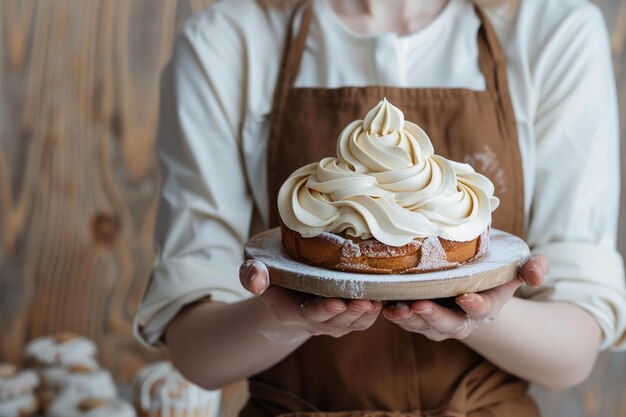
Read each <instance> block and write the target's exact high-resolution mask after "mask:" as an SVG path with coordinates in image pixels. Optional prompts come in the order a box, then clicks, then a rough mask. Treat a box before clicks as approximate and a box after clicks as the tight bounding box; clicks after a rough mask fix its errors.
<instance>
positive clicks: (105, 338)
mask: <svg viewBox="0 0 626 417" xmlns="http://www.w3.org/2000/svg"><path fill="white" fill-rule="evenodd" d="M208 3H209V1H207V0H180V1H176V0H132V1H126V0H84V1H83V0H2V1H0V33H2V36H0V94H1V96H0V237H1V240H0V243H1V246H0V249H1V250H0V358H1V359H9V360H13V361H17V360H19V359H20V357H21V352H22V348H23V346H24V343H25V342H26V341H28V340H29V339H31V338H33V337H36V336H39V335H43V334H48V333H51V332H56V331H62V330H71V331H74V332H78V333H81V334H85V335H87V336H89V337H91V338H93V339H94V340H95V341H96V342H97V343H98V345H99V347H100V348H101V357H100V359H101V360H102V362H103V363H104V364H105V365H106V366H108V367H110V368H112V370H113V371H114V372H115V374H116V375H117V376H118V377H119V378H120V379H121V380H128V379H129V378H131V377H132V376H134V373H135V371H136V370H137V368H138V367H139V366H140V365H141V364H142V363H143V361H144V360H146V359H151V358H154V357H155V354H154V353H152V354H150V353H147V351H146V350H145V349H144V348H142V347H140V346H139V345H138V343H137V342H135V341H134V340H133V338H132V336H131V334H130V325H131V319H132V316H133V312H134V309H135V306H136V305H137V303H138V300H139V296H140V292H141V289H142V286H143V284H144V282H145V280H146V278H147V276H148V274H149V270H150V266H151V264H152V259H153V253H152V241H151V236H152V229H153V223H154V217H155V198H156V191H157V186H158V173H157V169H156V164H155V157H154V154H153V140H154V136H155V128H156V122H157V113H158V109H157V99H158V81H159V76H160V72H161V69H162V66H163V65H164V63H165V61H166V60H167V59H168V58H169V56H170V54H171V48H172V43H173V39H174V35H175V32H176V30H177V28H178V26H179V25H180V23H181V22H182V21H183V20H184V19H185V18H186V17H187V16H189V15H191V13H192V12H193V10H196V9H199V8H201V7H204V6H205V5H206V4H208Z"/></svg>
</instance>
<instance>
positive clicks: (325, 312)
mask: <svg viewBox="0 0 626 417" xmlns="http://www.w3.org/2000/svg"><path fill="white" fill-rule="evenodd" d="M347 308H348V307H347V306H346V303H345V302H344V301H343V300H340V299H339V298H326V297H312V298H309V299H308V300H306V301H305V302H303V303H302V304H301V305H300V311H299V312H298V314H299V316H300V317H302V318H303V319H304V320H307V321H311V322H314V323H323V322H327V321H328V320H330V319H332V318H333V317H335V316H337V315H338V314H341V313H343V312H344V311H346V310H347Z"/></svg>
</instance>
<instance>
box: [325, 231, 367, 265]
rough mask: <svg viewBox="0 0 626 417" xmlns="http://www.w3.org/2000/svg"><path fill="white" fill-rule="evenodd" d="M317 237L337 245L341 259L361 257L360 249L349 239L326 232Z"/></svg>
mask: <svg viewBox="0 0 626 417" xmlns="http://www.w3.org/2000/svg"><path fill="white" fill-rule="evenodd" d="M319 236H320V237H321V238H323V239H327V240H329V241H331V242H334V243H335V244H337V245H341V256H342V257H343V258H348V259H351V258H358V257H359V256H361V248H360V247H359V245H358V244H357V243H354V242H353V241H352V240H350V239H346V238H344V237H342V236H339V235H336V234H334V233H328V232H323V233H321V234H320V235H319Z"/></svg>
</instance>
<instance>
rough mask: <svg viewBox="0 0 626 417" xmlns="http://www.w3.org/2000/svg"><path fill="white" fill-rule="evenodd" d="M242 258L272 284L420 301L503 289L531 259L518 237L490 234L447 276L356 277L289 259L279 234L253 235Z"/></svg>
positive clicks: (334, 293) (319, 292)
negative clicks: (481, 248)
mask: <svg viewBox="0 0 626 417" xmlns="http://www.w3.org/2000/svg"><path fill="white" fill-rule="evenodd" d="M245 254H246V258H248V259H255V260H258V261H260V262H263V263H264V264H265V265H266V266H267V268H268V270H269V273H270V281H271V283H272V284H274V285H279V286H281V287H285V288H290V289H292V290H297V291H302V292H306V293H310V294H316V295H322V296H325V297H338V298H353V299H370V300H419V299H433V298H444V297H453V296H457V295H459V294H464V293H468V292H477V291H484V290H488V289H490V288H493V287H496V286H498V285H502V284H505V283H507V282H509V281H511V280H512V279H514V278H515V277H516V275H517V268H518V266H519V265H520V262H521V261H522V260H523V259H524V258H525V257H527V256H528V255H529V254H530V251H529V249H528V246H527V245H526V243H525V242H524V241H523V240H521V239H520V238H518V237H517V236H514V235H511V234H509V233H506V232H503V231H501V230H495V229H491V236H490V241H489V250H488V251H487V253H486V254H485V255H483V256H481V257H480V258H478V259H477V260H476V261H474V262H471V263H468V264H465V265H462V266H460V267H458V268H454V269H449V270H446V271H437V272H425V273H419V274H395V275H385V274H359V273H354V272H341V271H335V270H332V269H325V268H321V267H316V266H312V265H307V264H303V263H301V262H298V261H296V260H294V259H292V258H290V257H289V255H287V254H286V253H285V251H284V250H283V247H282V245H281V242H280V229H279V228H275V229H270V230H267V231H265V232H262V233H259V234H257V235H255V236H253V237H252V238H251V239H250V240H249V241H248V243H247V245H246V247H245Z"/></svg>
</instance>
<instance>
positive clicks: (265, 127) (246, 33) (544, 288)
mask: <svg viewBox="0 0 626 417" xmlns="http://www.w3.org/2000/svg"><path fill="white" fill-rule="evenodd" d="M282 3H284V4H281V5H273V4H261V3H257V2H253V1H244V0H232V1H226V2H221V3H217V4H215V5H214V6H212V7H210V8H209V9H207V10H206V11H205V12H203V13H200V14H199V15H197V16H196V17H194V18H192V19H191V20H190V21H189V22H188V23H187V24H186V25H185V27H184V28H183V31H182V34H181V36H180V38H179V40H178V42H177V45H176V48H175V53H174V58H173V60H172V62H171V63H170V65H169V66H168V67H167V68H166V71H165V73H164V79H163V80H164V82H163V91H162V97H163V100H162V123H161V126H160V130H159V138H158V147H159V156H160V158H161V161H162V168H163V172H164V182H163V190H162V195H161V199H160V206H159V216H158V221H157V231H156V241H157V243H158V246H159V247H158V249H159V253H158V257H157V261H156V264H155V268H154V271H153V274H152V277H151V280H150V282H149V284H148V287H147V289H146V293H145V294H144V299H143V301H142V304H141V306H140V308H139V312H138V315H137V319H136V331H137V334H138V336H139V337H140V338H141V339H142V340H144V341H145V342H146V343H148V344H152V345H154V344H158V343H161V342H164V343H165V344H167V346H168V348H169V349H170V351H171V353H172V358H173V361H174V363H175V364H176V365H177V366H178V367H179V368H180V369H181V371H182V372H183V373H184V374H185V375H186V376H187V377H188V378H189V379H191V380H192V381H194V382H196V383H198V384H200V385H203V386H205V387H208V388H216V387H219V386H221V385H223V384H226V383H229V382H232V381H235V380H237V379H240V378H250V391H251V400H250V402H249V404H248V405H247V407H246V408H245V409H244V411H243V414H244V415H272V414H283V413H302V412H306V413H319V412H346V413H349V414H355V415H364V414H368V412H371V413H374V414H377V415H378V414H379V415H385V414H386V413H387V414H388V413H390V412H402V413H408V414H411V415H416V416H418V415H429V416H434V415H437V416H439V415H442V416H443V415H454V416H457V415H471V416H483V415H498V416H520V415H524V416H533V415H538V412H537V409H536V407H535V405H534V404H533V402H532V400H530V398H529V397H528V396H527V394H526V388H527V385H526V383H525V382H523V380H527V381H530V382H534V383H537V384H540V385H542V386H544V387H547V388H550V389H563V388H567V387H570V386H573V385H575V384H577V383H579V382H581V381H582V380H584V379H585V378H586V376H587V375H588V374H589V372H590V370H591V369H592V367H593V363H594V361H595V358H596V355H597V351H598V349H599V348H607V347H616V348H617V347H621V344H620V342H621V341H622V339H623V335H624V328H625V323H624V312H626V297H625V294H626V291H625V289H624V283H623V278H624V276H623V267H622V260H621V257H620V256H619V254H617V252H616V251H615V249H614V245H615V228H616V227H615V226H616V218H617V202H618V201H619V200H618V188H617V186H616V184H617V182H618V175H619V174H618V171H619V170H618V168H617V164H618V160H617V148H616V147H617V127H616V125H617V123H616V120H617V116H616V104H615V101H616V100H615V91H614V90H615V87H614V85H613V79H612V72H611V71H612V70H611V63H610V52H609V49H608V42H607V37H606V32H605V29H604V26H603V22H602V18H601V15H600V13H599V12H598V10H597V9H596V8H595V7H594V6H592V5H590V4H589V3H587V2H584V1H582V0H570V1H568V2H563V1H557V0H550V1H539V0H525V1H523V2H518V3H514V2H512V1H504V0H503V1H500V2H492V3H490V4H481V5H479V6H478V7H477V6H476V5H475V4H473V3H472V2H470V1H468V0H448V1H444V0H437V1H433V0H421V1H416V0H413V1H405V0H397V1H394V2H389V1H382V0H369V1H367V0H341V1H339V0H317V1H313V2H306V1H305V2H289V1H287V2H282ZM296 3H297V4H296ZM383 96H386V97H388V98H389V99H390V101H391V102H393V103H394V104H396V105H398V107H400V108H401V109H402V110H403V111H404V112H405V114H406V119H407V120H412V121H415V122H417V123H418V124H419V125H421V126H422V127H423V128H424V129H425V130H426V132H428V133H429V135H430V136H431V138H433V139H435V138H436V140H435V143H434V145H435V149H436V150H437V152H438V153H440V154H443V155H444V156H446V157H450V158H451V159H455V160H461V161H469V162H472V163H473V164H474V165H476V168H477V170H478V171H479V172H483V173H485V174H487V175H488V176H489V177H490V178H491V179H492V180H493V181H494V183H495V185H496V194H497V195H498V196H499V197H500V199H501V201H502V207H500V208H499V209H498V211H496V212H495V213H494V226H495V227H497V228H500V229H504V230H507V231H509V232H511V233H515V234H518V235H519V236H523V237H525V238H526V240H527V241H528V243H529V245H530V246H531V248H532V249H533V252H535V253H543V254H544V255H545V257H543V256H541V255H534V256H533V257H531V258H530V259H529V260H527V262H526V263H524V265H522V266H521V268H520V273H519V279H517V280H516V281H514V282H512V283H510V284H507V285H504V286H501V287H498V288H495V289H493V290H489V291H485V292H483V293H480V294H467V295H462V296H459V297H457V298H456V299H455V300H454V302H455V303H456V305H457V306H458V307H459V309H454V308H451V307H449V308H448V307H444V306H442V305H440V304H439V303H435V302H433V301H429V300H423V301H416V302H413V303H389V304H386V305H385V306H382V305H381V303H379V302H375V301H368V300H353V301H346V300H340V299H325V298H320V297H312V296H309V295H306V294H300V293H296V292H292V291H288V290H285V289H282V288H278V287H273V286H269V282H270V279H271V277H269V276H268V273H267V270H266V269H265V268H264V267H263V265H260V264H258V263H245V264H243V265H242V267H241V271H240V280H241V283H242V284H243V286H244V287H245V288H246V289H248V290H249V291H250V292H252V293H253V294H255V295H256V296H255V297H250V296H249V295H245V294H243V293H242V291H241V290H240V288H241V287H240V286H239V283H238V282H237V280H236V279H235V275H236V274H237V269H238V266H239V264H240V263H241V261H242V247H243V245H244V243H245V241H246V240H247V238H248V237H249V236H251V235H252V234H254V233H256V232H258V231H260V230H263V229H265V228H267V227H274V226H276V224H277V214H276V204H275V201H276V194H277V192H278V187H279V186H280V184H281V183H282V181H284V179H285V178H286V176H287V175H288V174H289V173H290V172H291V171H293V170H294V169H296V168H298V167H300V166H301V165H303V164H304V163H305V162H309V161H314V160H319V159H320V158H321V157H322V156H327V155H328V154H329V150H332V149H334V145H335V143H336V142H335V141H336V137H337V134H338V133H339V129H341V128H342V127H343V126H345V125H346V124H347V122H350V121H352V120H354V119H357V118H360V117H362V116H363V115H364V114H365V112H366V110H367V109H369V108H371V107H372V106H373V104H375V103H376V102H377V101H378V100H380V99H381V98H382V97H383ZM432 132H438V133H437V134H432ZM330 154H332V152H330ZM547 259H549V261H550V263H551V269H552V272H551V273H550V275H547V274H548V261H547ZM546 275H547V276H546ZM542 282H543V285H541V286H540V284H542ZM523 284H527V285H524V286H523ZM518 288H519V289H520V294H518V295H520V296H513V295H514V293H515V291H516V290H517V289H518ZM521 295H523V296H524V298H522V297H521ZM459 311H461V312H459ZM327 336H332V337H327ZM363 410H368V411H363Z"/></svg>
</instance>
